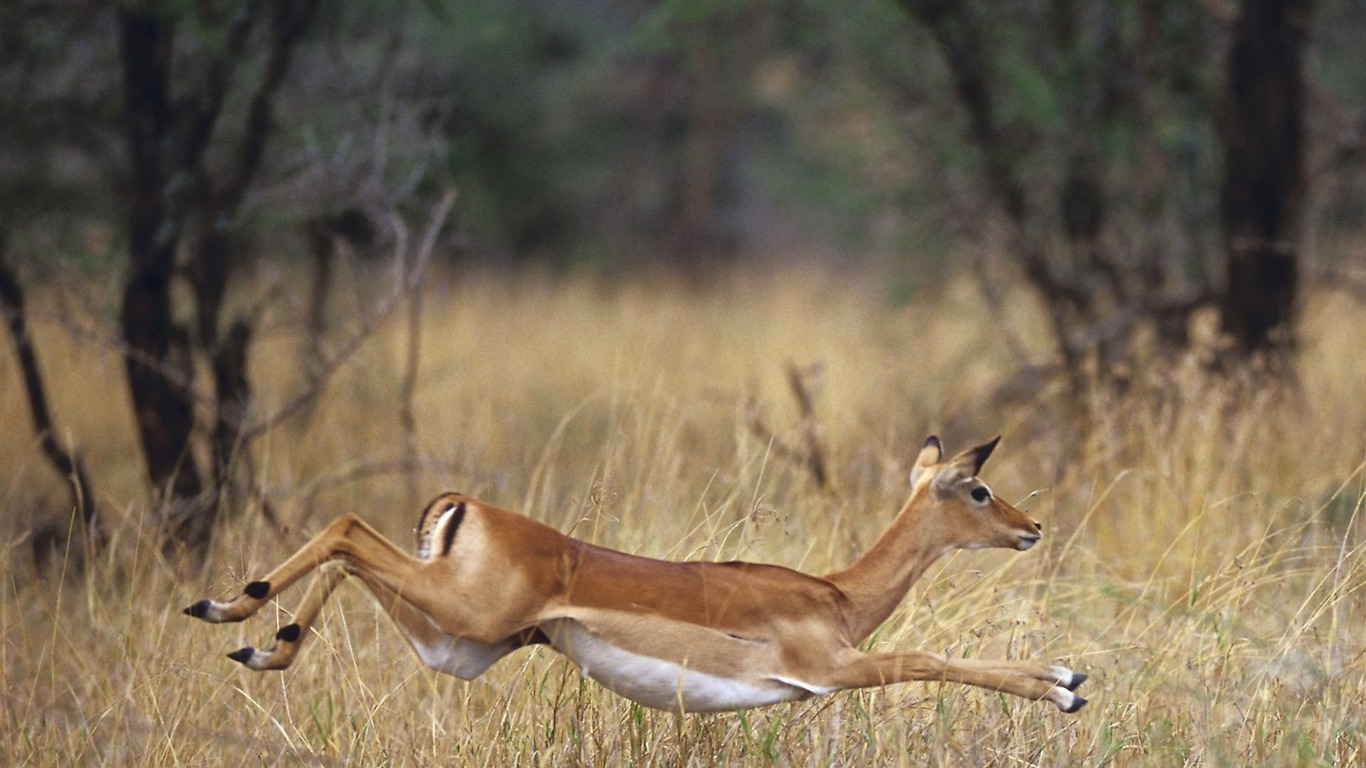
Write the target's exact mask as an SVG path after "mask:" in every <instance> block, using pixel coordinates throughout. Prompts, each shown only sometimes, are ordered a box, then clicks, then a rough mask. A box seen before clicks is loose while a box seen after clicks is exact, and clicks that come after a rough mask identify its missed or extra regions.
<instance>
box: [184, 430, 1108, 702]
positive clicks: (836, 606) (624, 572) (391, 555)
mask: <svg viewBox="0 0 1366 768" xmlns="http://www.w3.org/2000/svg"><path fill="white" fill-rule="evenodd" d="M995 446H996V440H993V441H991V442H989V443H986V444H984V445H980V446H978V447H976V448H971V449H969V450H967V451H964V452H962V453H960V454H958V455H956V456H951V457H945V456H944V455H943V447H942V445H941V444H940V442H939V440H938V438H934V437H931V438H930V439H929V440H927V441H926V442H925V446H924V448H922V449H921V451H920V454H919V455H918V456H917V458H916V461H915V467H914V469H913V470H912V471H911V477H910V479H911V492H910V496H909V498H908V499H907V500H906V502H905V503H904V505H903V506H902V508H901V511H900V512H898V513H897V515H896V517H895V518H894V519H893V520H892V523H891V525H890V527H889V528H888V529H887V531H886V532H884V533H883V534H882V536H881V537H880V538H879V539H878V541H877V542H876V543H875V544H873V545H872V546H871V547H869V548H868V550H867V551H866V552H864V553H863V554H862V556H860V557H859V558H858V559H856V560H855V561H854V562H853V563H851V564H850V565H849V566H847V567H846V568H844V569H842V570H839V571H836V572H833V573H827V574H825V575H815V574H808V573H801V572H799V571H796V570H793V569H790V568H784V567H782V566H778V565H767V564H757V563H743V562H729V563H710V562H699V561H689V562H670V561H665V560H656V559H653V558H648V557H641V556H638V555H633V554H627V553H624V552H617V551H614V550H610V549H607V548H605V547H600V546H597V545H595V544H591V543H588V542H585V541H580V540H578V539H574V538H571V537H569V536H567V535H565V534H563V533H561V532H559V531H557V530H555V529H554V528H551V527H550V526H547V525H544V524H542V523H539V522H537V521H535V520H532V519H530V518H527V517H525V516H523V515H519V514H516V513H514V512H511V511H508V510H504V509H499V508H498V507H495V506H493V505H491V504H485V503H483V502H480V501H478V500H476V499H472V498H470V497H468V496H464V495H462V494H458V493H449V494H443V495H442V496H439V497H437V498H436V499H435V500H433V501H432V502H431V503H430V504H428V505H427V507H426V510H425V511H424V512H423V513H422V516H421V518H420V519H419V521H418V525H417V529H416V532H417V536H416V538H417V541H416V545H417V546H416V552H417V556H413V555H411V554H409V553H408V552H405V551H404V550H402V549H400V548H399V547H398V546H396V545H395V544H393V543H392V542H391V541H389V540H388V539H386V538H385V537H383V536H382V535H380V533H379V532H378V531H376V530H375V529H374V528H372V527H370V526H369V525H367V524H366V523H365V522H364V521H362V520H361V519H360V518H359V517H356V516H355V515H343V516H342V517H340V518H338V519H336V520H334V521H333V522H332V523H331V524H329V525H328V526H327V528H325V529H324V530H323V531H322V532H321V533H319V534H318V535H317V536H316V537H314V538H313V540H312V541H310V542H308V543H307V544H305V545H304V546H303V547H302V548H301V549H299V550H298V551H297V552H295V553H294V554H293V555H292V556H290V557H289V559H287V560H285V562H284V563H282V564H280V565H279V566H277V567H276V568H275V569H274V570H272V571H271V572H270V573H268V574H266V575H265V576H264V577H262V579H261V580H259V581H253V582H250V583H248V584H247V585H246V586H245V587H244V588H243V590H242V592H241V594H239V595H237V596H235V597H233V598H231V599H228V600H225V601H218V600H212V599H208V600H200V601H198V602H196V603H193V604H191V605H190V606H189V607H188V608H186V609H185V613H186V614H187V615H189V616H192V617H194V618H196V619H201V620H203V621H208V622H213V623H219V622H226V621H241V620H242V619H245V618H247V617H248V616H251V615H252V614H254V613H256V612H257V611H258V610H260V609H261V608H262V607H263V606H266V605H267V604H269V603H270V602H271V601H272V600H273V599H274V598H275V597H276V596H277V595H278V594H279V593H280V592H281V591H282V590H285V589H288V588H289V587H290V586H291V585H293V584H294V583H296V582H298V581H299V580H300V579H302V578H304V577H306V576H309V575H312V577H313V578H312V581H311V583H310V585H309V586H308V589H307V591H306V592H305V594H304V596H303V599H302V600H301V601H300V603H299V605H298V607H297V608H296V609H295V610H294V611H293V621H292V623H290V624H287V625H285V626H283V627H280V628H279V630H278V631H277V632H276V634H275V640H274V643H273V644H272V645H270V646H268V647H266V648H264V649H257V648H254V647H251V646H248V647H246V648H242V649H240V650H237V651H234V652H232V653H230V654H228V656H229V658H231V659H232V660H233V661H236V662H239V663H241V664H243V665H245V666H246V667H247V668H249V669H253V670H267V669H284V668H285V667H288V666H290V664H291V663H293V662H294V660H295V659H296V657H297V656H298V654H299V653H300V652H301V649H302V648H303V647H304V646H305V644H306V643H307V642H308V639H309V637H310V636H311V632H312V630H311V628H312V626H313V623H314V621H315V620H316V619H317V618H318V615H319V611H321V610H322V607H323V605H324V603H326V602H327V600H328V598H329V597H330V595H331V594H332V592H333V590H334V589H336V587H337V585H339V584H340V583H341V582H342V581H343V580H346V579H348V578H352V579H354V580H355V581H358V582H359V583H360V584H361V586H363V587H364V588H365V589H367V590H369V592H370V593H371V594H372V595H373V596H374V597H375V599H376V600H377V601H378V602H379V606H380V608H381V609H382V610H383V611H384V612H385V613H387V614H388V615H389V618H391V619H393V621H394V623H395V624H397V625H398V628H399V630H400V631H401V632H402V634H403V636H404V638H406V639H407V641H408V644H409V645H411V646H412V648H413V650H414V651H416V653H417V656H418V658H419V659H420V660H421V661H422V662H423V663H425V664H427V666H429V667H431V668H433V669H435V670H437V671H439V672H444V673H446V674H449V675H454V676H456V677H459V678H463V679H466V680H472V679H474V678H476V677H478V676H479V675H480V674H482V673H483V672H484V670H485V669H487V668H488V667H490V666H491V665H493V664H494V663H496V662H497V661H498V660H499V659H501V658H503V657H504V656H506V655H508V654H510V653H513V652H514V651H516V650H518V649H519V648H524V647H526V646H529V645H548V646H550V647H551V648H553V649H554V650H555V651H557V652H559V653H561V654H564V655H565V656H566V657H568V658H569V659H571V660H572V661H573V662H574V663H575V664H577V665H578V667H579V670H580V672H581V673H582V674H583V675H584V676H585V677H590V678H592V679H594V680H597V681H598V682H599V683H601V684H602V685H603V686H604V687H606V688H608V689H610V690H612V691H615V692H616V693H618V694H620V695H621V696H624V697H626V698H628V699H630V700H632V701H635V702H637V703H639V704H641V705H644V706H648V707H654V708H658V709H663V710H668V711H673V712H715V711H727V710H735V709H745V708H748V707H763V706H769V705H772V704H777V703H779V702H784V701H800V700H803V699H807V698H812V697H815V696H823V695H826V694H830V693H834V692H836V691H842V690H849V689H854V688H871V687H877V686H883V685H888V684H890V683H901V682H911V681H922V682H928V683H931V684H935V685H938V684H941V683H944V682H956V683H962V684H965V685H972V686H976V687H978V688H981V689H983V690H986V691H992V692H1000V693H1007V694H1010V695H1012V696H1018V697H1020V698H1021V699H1026V700H1029V701H1039V702H1043V701H1047V702H1050V703H1052V704H1053V705H1055V706H1057V708H1058V709H1060V710H1062V711H1063V712H1076V711H1077V710H1079V709H1081V707H1082V706H1083V705H1085V704H1086V699H1084V698H1082V697H1081V696H1080V695H1078V694H1077V693H1075V692H1074V689H1076V688H1077V687H1078V686H1080V685H1081V684H1082V682H1083V681H1085V680H1086V675H1085V674H1083V673H1080V672H1074V671H1073V670H1071V669H1068V668H1067V667H1063V666H1059V665H1056V664H1047V663H1043V662H1038V661H1029V660H1025V659H1010V660H1005V659H975V658H958V657H948V656H944V655H941V654H938V653H933V652H930V651H925V650H916V649H904V650H898V651H888V652H870V651H867V650H864V649H865V648H866V647H867V646H868V645H869V642H868V638H869V637H871V636H872V635H873V633H875V632H877V631H878V628H879V627H882V626H884V625H885V624H886V622H887V620H888V618H889V617H890V616H891V615H892V612H893V611H895V610H896V608H897V606H898V605H899V604H900V603H901V601H902V600H904V599H905V597H906V593H907V591H908V590H909V589H910V588H911V585H912V584H913V583H914V582H915V581H916V579H918V578H919V577H920V576H921V574H923V573H924V572H925V570H926V569H927V568H928V567H929V566H930V564H931V563H933V562H934V561H935V560H937V559H939V558H940V557H941V556H942V555H944V554H946V553H948V552H952V551H954V550H957V549H985V548H1000V549H1015V550H1020V551H1023V550H1027V549H1029V548H1031V547H1033V546H1034V544H1036V543H1037V542H1038V541H1039V539H1040V538H1041V537H1042V536H1043V526H1042V525H1041V524H1039V523H1038V522H1037V521H1034V520H1031V519H1030V518H1029V517H1028V516H1027V515H1026V514H1024V513H1023V512H1021V511H1020V510H1018V509H1015V508H1014V507H1012V506H1010V505H1009V504H1008V503H1006V502H1004V501H1001V500H1000V499H999V498H997V497H996V496H995V495H994V494H993V493H992V491H991V489H990V488H988V487H987V485H986V484H985V483H983V482H982V481H981V480H979V479H978V478H977V473H978V472H980V471H981V469H982V463H983V462H984V461H986V459H987V456H988V455H989V454H990V453H991V451H992V449H993V448H995Z"/></svg>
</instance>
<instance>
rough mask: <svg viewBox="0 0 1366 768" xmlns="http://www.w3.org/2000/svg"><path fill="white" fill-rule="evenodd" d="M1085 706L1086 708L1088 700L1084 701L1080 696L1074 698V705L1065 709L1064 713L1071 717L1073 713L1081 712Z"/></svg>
mask: <svg viewBox="0 0 1366 768" xmlns="http://www.w3.org/2000/svg"><path fill="white" fill-rule="evenodd" d="M1084 706H1086V699H1083V698H1082V697H1080V696H1074V697H1072V704H1071V706H1068V707H1064V708H1063V710H1062V711H1064V712H1066V713H1067V714H1069V715H1070V714H1072V713H1073V712H1076V711H1078V710H1080V709H1081V708H1082V707H1084Z"/></svg>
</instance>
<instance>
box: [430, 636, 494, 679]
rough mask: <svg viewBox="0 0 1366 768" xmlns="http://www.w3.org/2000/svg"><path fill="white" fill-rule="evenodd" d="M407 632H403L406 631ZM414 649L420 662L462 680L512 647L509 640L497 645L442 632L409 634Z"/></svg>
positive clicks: (477, 675)
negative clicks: (421, 635) (432, 635)
mask: <svg viewBox="0 0 1366 768" xmlns="http://www.w3.org/2000/svg"><path fill="white" fill-rule="evenodd" d="M405 634H406V633H405ZM408 641H409V642H410V643H412V646H413V650H415V651H417V655H418V658H420V659H422V663H423V664H426V665H427V666H429V667H431V668H432V669H434V670H436V671H437V672H444V673H446V674H448V675H455V676H456V677H458V678H460V679H461V680H473V679H474V678H476V677H479V676H480V675H481V674H483V673H484V670H486V669H488V668H489V665H491V664H493V662H495V661H497V660H499V659H501V658H503V657H504V656H506V655H507V654H508V653H510V652H511V651H513V650H514V648H515V646H514V645H513V644H512V643H511V642H506V641H505V642H502V643H499V644H497V645H487V644H485V643H480V642H476V641H474V640H468V639H465V638H458V637H452V636H451V635H441V636H439V637H437V638H427V639H423V638H418V637H415V636H413V635H408Z"/></svg>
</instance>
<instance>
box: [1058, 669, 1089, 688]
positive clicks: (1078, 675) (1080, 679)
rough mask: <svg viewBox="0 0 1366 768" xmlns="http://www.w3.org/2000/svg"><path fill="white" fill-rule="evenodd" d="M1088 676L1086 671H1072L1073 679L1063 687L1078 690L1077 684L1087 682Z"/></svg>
mask: <svg viewBox="0 0 1366 768" xmlns="http://www.w3.org/2000/svg"><path fill="white" fill-rule="evenodd" d="M1086 678H1087V675H1086V673H1084V672H1073V673H1072V679H1071V680H1069V681H1068V683H1067V685H1064V686H1063V687H1064V688H1066V689H1067V690H1069V691H1075V690H1077V686H1079V685H1081V684H1082V683H1084V682H1086Z"/></svg>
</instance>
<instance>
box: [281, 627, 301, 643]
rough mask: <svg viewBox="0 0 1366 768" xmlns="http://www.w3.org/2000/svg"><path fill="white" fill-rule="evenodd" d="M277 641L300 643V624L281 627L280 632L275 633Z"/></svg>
mask: <svg viewBox="0 0 1366 768" xmlns="http://www.w3.org/2000/svg"><path fill="white" fill-rule="evenodd" d="M275 639H276V640H283V641H285V642H286V643H293V642H298V640H299V625H298V624H286V625H285V626H283V627H280V631H279V632H276V633H275Z"/></svg>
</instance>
